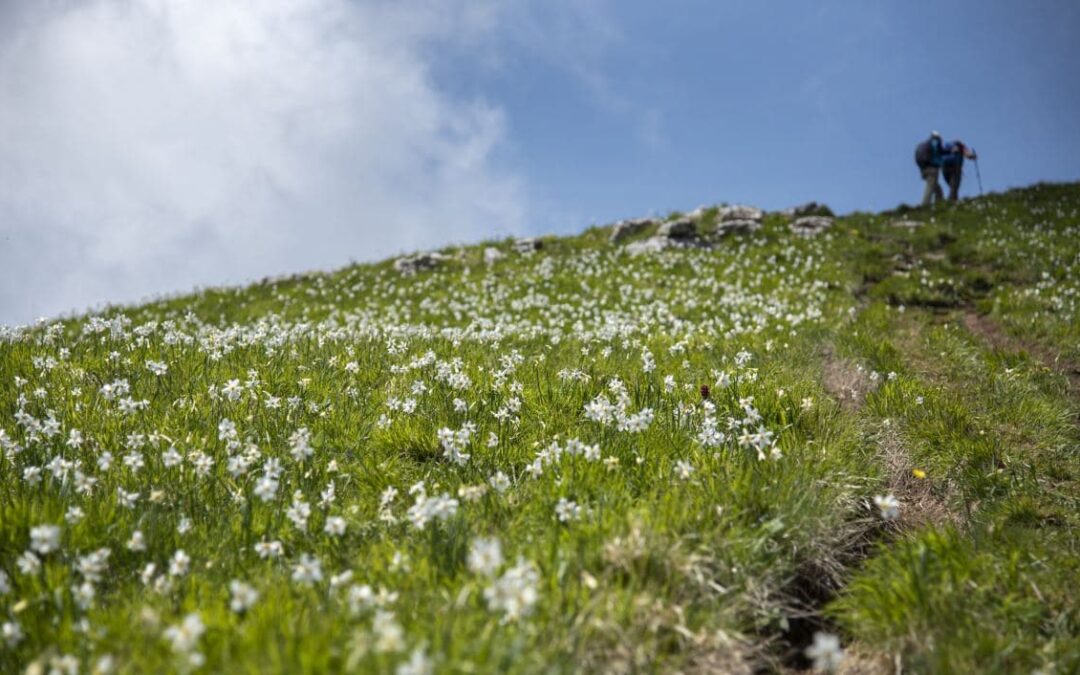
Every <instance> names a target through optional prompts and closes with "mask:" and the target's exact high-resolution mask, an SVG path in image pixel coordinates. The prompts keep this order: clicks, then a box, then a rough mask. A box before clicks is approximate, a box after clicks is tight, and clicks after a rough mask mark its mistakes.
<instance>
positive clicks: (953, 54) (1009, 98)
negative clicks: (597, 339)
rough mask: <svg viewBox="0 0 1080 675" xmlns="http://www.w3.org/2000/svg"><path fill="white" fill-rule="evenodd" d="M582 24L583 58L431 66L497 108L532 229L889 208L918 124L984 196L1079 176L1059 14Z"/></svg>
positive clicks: (678, 11) (1071, 25) (800, 12)
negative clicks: (691, 213) (952, 143)
mask: <svg viewBox="0 0 1080 675" xmlns="http://www.w3.org/2000/svg"><path fill="white" fill-rule="evenodd" d="M589 20H594V21H603V22H605V24H606V25H605V31H604V37H603V38H600V39H598V40H597V42H598V43H599V44H592V45H588V46H585V47H582V48H581V51H580V52H577V51H576V47H575V45H574V44H573V42H574V40H573V38H572V37H569V36H567V35H558V36H556V38H555V40H556V44H555V45H553V46H552V47H551V49H545V48H543V47H539V48H537V47H536V46H535V45H531V46H530V45H526V46H525V47H524V48H521V47H520V46H519V47H518V48H517V49H512V50H510V54H509V55H508V56H506V57H505V60H504V62H503V63H502V64H500V67H497V68H494V69H489V70H487V71H485V70H484V69H483V68H480V69H473V68H463V69H459V70H456V71H454V70H452V69H451V68H445V69H442V70H440V71H439V74H440V77H442V78H445V80H446V81H447V82H449V83H451V85H452V86H453V87H454V88H455V89H456V90H458V91H460V92H462V93H463V94H466V95H477V96H485V97H488V98H490V99H492V100H496V101H498V102H499V103H500V104H501V105H502V106H503V107H504V109H505V110H506V115H507V119H508V129H509V134H508V135H509V138H510V141H511V148H510V150H509V151H508V153H507V155H508V157H507V161H508V163H509V164H510V165H511V166H514V167H517V168H518V169H519V170H520V171H521V172H522V173H523V174H524V175H525V176H526V178H527V180H528V183H529V185H530V186H532V188H533V189H534V190H535V192H536V194H537V195H538V197H539V198H540V200H541V204H542V206H543V208H542V209H541V212H540V214H538V215H540V217H541V218H544V217H547V218H550V220H549V221H548V222H547V223H543V222H539V223H536V225H538V226H539V225H547V226H549V227H553V228H554V229H557V230H559V231H563V230H574V229H575V228H577V227H578V226H579V225H580V223H581V222H583V221H584V222H609V221H611V220H613V219H615V218H617V217H620V216H632V215H636V214H641V213H644V212H647V211H650V210H656V211H658V212H665V211H667V210H672V209H688V208H691V207H694V206H696V205H699V204H703V203H713V202H715V201H721V200H723V201H738V202H747V203H752V204H757V205H760V206H763V207H767V208H780V207H783V206H787V205H791V204H794V203H797V202H801V201H805V200H810V199H815V200H821V201H825V202H827V203H829V204H830V205H832V206H833V207H834V208H837V209H840V210H843V211H849V210H857V209H864V210H877V209H883V208H890V207H893V206H896V205H897V204H898V203H900V202H905V201H907V202H911V201H914V200H916V198H917V197H918V196H919V195H920V184H919V180H918V177H917V173H916V171H915V169H914V166H913V162H912V158H911V155H912V151H913V146H914V145H915V143H916V142H918V141H919V140H921V139H923V138H925V137H926V136H927V135H928V134H929V132H930V131H931V130H932V129H938V130H940V131H941V132H942V133H943V134H944V135H945V136H946V137H947V138H960V139H963V140H965V141H966V142H968V143H969V144H970V145H973V146H974V147H975V148H976V149H977V150H978V152H979V153H980V169H981V172H982V176H983V182H984V187H985V188H986V189H987V190H995V189H1003V188H1006V187H1010V186H1017V185H1026V184H1029V183H1031V182H1034V181H1039V180H1077V179H1080V38H1078V36H1080V4H1077V3H1075V2H1030V3H1028V2H1013V3H1004V2H996V3H988V2H951V3H941V2H933V3H931V2H890V3H886V2H705V1H700V2H699V1H695V0H676V1H672V2H664V3H655V2H649V3H617V4H615V3H613V4H611V5H609V6H607V7H606V11H604V12H598V13H597V14H596V15H594V16H593V17H590V18H589ZM578 28H579V29H580V30H579V32H578V34H579V35H580V36H581V39H582V40H585V41H589V40H591V39H593V38H592V37H591V35H590V31H589V29H588V28H587V27H582V26H578ZM564 30H566V32H568V33H571V34H572V33H573V32H574V30H573V27H571V28H568V29H564ZM578 68H580V69H581V71H584V72H578V71H577V70H576V69H578ZM967 179H968V180H966V182H965V184H964V186H963V190H962V193H963V194H974V193H975V191H976V190H977V186H976V182H975V177H974V175H970V176H967ZM561 218H566V220H561Z"/></svg>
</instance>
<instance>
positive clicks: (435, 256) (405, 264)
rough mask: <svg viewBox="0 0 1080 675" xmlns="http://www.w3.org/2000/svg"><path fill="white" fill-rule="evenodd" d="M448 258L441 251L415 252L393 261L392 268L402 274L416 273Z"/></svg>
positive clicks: (437, 264)
mask: <svg viewBox="0 0 1080 675" xmlns="http://www.w3.org/2000/svg"><path fill="white" fill-rule="evenodd" d="M449 259H450V256H447V255H443V254H442V253H417V254H416V255H407V256H404V257H402V258H398V259H397V260H395V261H394V269H395V270H397V271H398V272H400V273H402V274H406V275H409V274H416V273H417V272H420V271H421V270H430V269H434V268H435V267H438V266H439V264H441V263H443V262H445V261H447V260H449Z"/></svg>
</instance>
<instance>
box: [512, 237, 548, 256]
mask: <svg viewBox="0 0 1080 675" xmlns="http://www.w3.org/2000/svg"><path fill="white" fill-rule="evenodd" d="M542 248H544V242H543V241H542V240H541V239H539V238H538V237H528V238H526V239H518V240H517V241H515V242H514V250H515V251H517V252H518V253H534V252H536V251H539V250H540V249H542Z"/></svg>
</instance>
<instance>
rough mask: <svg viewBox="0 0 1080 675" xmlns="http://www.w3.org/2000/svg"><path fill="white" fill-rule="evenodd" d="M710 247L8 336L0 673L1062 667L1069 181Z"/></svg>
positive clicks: (1072, 644) (512, 249)
mask: <svg viewBox="0 0 1080 675" xmlns="http://www.w3.org/2000/svg"><path fill="white" fill-rule="evenodd" d="M719 217H720V214H719V213H718V212H717V210H716V209H710V210H705V211H703V212H696V213H695V214H694V221H695V224H694V226H695V227H696V228H697V231H698V234H699V238H697V239H694V240H692V241H693V243H694V245H691V246H675V247H669V248H666V249H663V250H659V251H654V252H645V253H643V254H641V255H630V254H629V253H628V252H627V251H628V249H627V246H628V244H627V242H621V243H618V244H615V243H612V242H610V241H609V237H610V234H611V229H610V228H594V229H591V230H589V231H587V232H585V233H584V234H582V235H580V236H578V237H574V238H565V239H545V240H543V246H542V247H541V248H540V249H539V250H536V251H531V250H526V248H525V247H518V246H516V245H515V242H512V241H502V242H490V243H488V244H486V245H481V246H476V247H466V248H455V249H447V250H445V251H443V253H445V254H446V255H447V258H446V259H445V260H441V261H439V262H438V263H437V264H436V265H435V267H434V269H430V270H421V271H418V272H416V273H413V274H402V273H400V272H398V271H397V270H395V269H394V267H393V266H392V263H391V262H386V263H383V264H377V265H360V266H354V267H349V268H346V269H343V270H339V271H337V272H333V273H327V274H313V275H305V276H300V277H294V278H290V279H278V280H267V281H264V282H263V283H259V284H255V285H253V286H250V287H247V288H235V289H213V290H207V291H204V292H201V293H198V294H196V295H192V296H189V297H183V298H176V299H168V300H163V301H161V302H157V303H151V304H148V305H144V306H140V307H133V308H118V309H115V310H111V311H107V312H104V313H102V314H100V315H97V316H91V317H85V318H80V319H78V320H70V321H58V322H55V323H51V324H45V325H39V326H36V327H34V328H32V329H14V328H7V329H0V330H2V332H0V496H2V500H0V623H2V635H0V672H21V671H23V670H24V669H27V668H36V669H37V670H33V671H32V672H75V669H76V668H77V669H78V672H120V673H128V672H130V673H135V672H172V671H177V672H190V671H198V672H228V673H264V672H288V673H296V672H335V671H345V670H348V671H362V672H394V671H396V672H399V673H421V672H578V671H601V672H672V671H677V670H681V671H683V672H733V673H741V672H755V671H759V672H760V671H764V672H770V671H784V670H797V669H806V668H811V667H813V666H815V665H817V666H819V667H825V666H828V665H830V664H829V663H827V662H828V661H830V660H832V661H840V663H839V666H838V668H839V670H840V672H871V673H872V672H893V671H894V670H896V669H898V668H902V669H903V671H904V672H979V673H988V672H1018V673H1019V672H1022V673H1030V672H1033V671H1036V670H1038V671H1040V672H1044V673H1059V672H1060V673H1067V672H1077V671H1078V670H1080V605H1078V602H1077V600H1076V597H1077V594H1076V580H1077V579H1078V578H1080V550H1078V549H1080V536H1078V530H1077V526H1078V525H1080V516H1078V515H1077V514H1078V509H1077V506H1078V502H1080V458H1078V448H1080V422H1078V410H1080V185H1046V186H1036V187H1032V188H1030V189H1025V190H1017V191H1013V192H1009V193H1006V194H1001V195H993V196H988V197H985V198H981V199H978V200H973V201H968V202H964V203H961V204H960V205H957V206H955V207H949V208H943V209H939V210H938V211H936V212H935V213H933V214H931V213H928V212H924V211H921V210H914V211H911V212H905V213H886V214H877V215H870V214H854V215H851V216H848V217H843V218H839V219H837V220H836V221H835V223H833V224H832V226H831V227H830V228H828V229H826V230H824V231H823V232H821V233H818V234H816V235H814V236H799V235H796V234H794V233H793V232H792V231H791V228H790V227H789V222H790V220H791V219H790V218H789V217H785V216H782V215H779V214H769V215H766V217H765V218H764V221H763V224H762V226H761V227H760V229H757V230H756V231H754V230H753V229H752V228H751V231H746V232H736V233H730V234H726V235H723V236H721V235H719V234H717V232H718V226H717V220H718V218H719ZM653 228H655V226H650V228H647V230H646V231H644V232H640V233H638V234H636V235H634V236H632V237H630V239H629V240H628V242H629V243H631V244H632V243H633V242H634V241H635V240H636V241H642V240H644V239H645V238H647V237H649V236H650V235H652V234H653V232H652V229H653ZM491 249H494V250H495V251H498V253H494V252H492V250H491ZM519 249H521V250H519ZM500 254H501V255H500ZM830 635H832V636H837V637H838V638H839V644H840V645H842V648H843V650H844V652H845V656H844V658H843V659H842V661H841V660H840V654H839V652H838V651H837V648H836V647H835V645H833V644H830V642H829V638H828V636H830ZM815 636H816V637H815ZM815 645H816V646H815ZM807 647H810V653H809V656H808V655H807V652H806V649H807ZM811 657H816V658H811ZM50 669H55V670H54V671H50ZM65 669H67V670H65Z"/></svg>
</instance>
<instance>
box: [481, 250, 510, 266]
mask: <svg viewBox="0 0 1080 675" xmlns="http://www.w3.org/2000/svg"><path fill="white" fill-rule="evenodd" d="M505 257H506V254H505V253H503V252H502V251H500V250H499V249H497V248H494V247H492V246H488V247H487V248H485V249H484V262H485V263H486V264H488V265H494V264H495V263H497V262H499V261H500V260H502V259H503V258H505Z"/></svg>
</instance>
